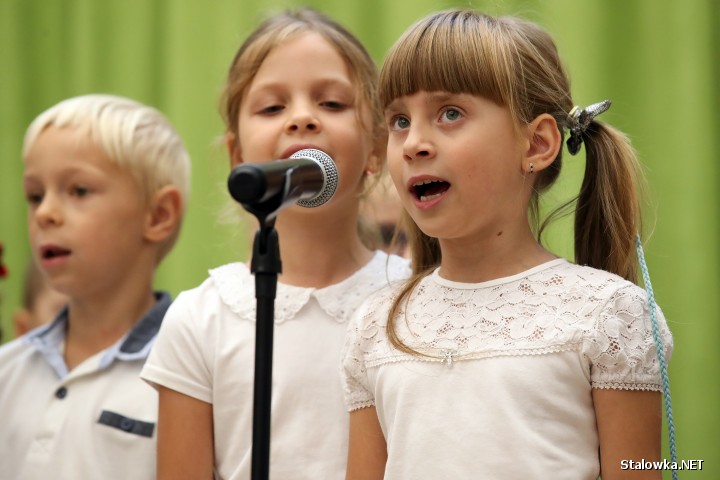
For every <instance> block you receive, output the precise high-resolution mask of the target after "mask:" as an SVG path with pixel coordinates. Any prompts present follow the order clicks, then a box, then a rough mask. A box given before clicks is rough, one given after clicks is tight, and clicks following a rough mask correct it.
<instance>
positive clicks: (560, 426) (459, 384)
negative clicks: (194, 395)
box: [343, 259, 672, 479]
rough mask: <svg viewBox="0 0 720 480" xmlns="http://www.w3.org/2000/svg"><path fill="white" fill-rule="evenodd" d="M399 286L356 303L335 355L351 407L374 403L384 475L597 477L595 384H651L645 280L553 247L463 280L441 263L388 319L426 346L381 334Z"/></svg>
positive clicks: (666, 338) (654, 373)
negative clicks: (503, 272)
mask: <svg viewBox="0 0 720 480" xmlns="http://www.w3.org/2000/svg"><path fill="white" fill-rule="evenodd" d="M395 294H396V291H386V292H383V293H382V294H379V295H376V296H374V297H371V298H370V299H368V301H366V302H365V303H364V305H363V307H362V308H361V309H359V310H358V312H357V314H356V316H355V317H354V319H353V321H352V323H351V325H350V330H349V334H348V337H347V340H346V346H345V355H344V360H343V371H344V383H345V397H346V403H347V405H348V408H349V409H350V410H355V409H358V408H362V407H366V406H371V405H374V406H375V407H376V410H377V414H378V418H379V420H380V424H381V427H382V429H383V433H384V434H385V438H386V441H387V445H388V463H387V467H386V475H385V478H386V479H407V478H413V479H425V478H427V479H430V478H432V479H435V478H453V479H455V478H463V479H464V478H502V479H516V478H517V479H527V478H554V479H564V478H568V479H596V478H597V476H598V474H599V459H598V445H599V444H598V437H597V429H596V424H595V414H594V409H593V404H592V397H591V389H593V388H614V389H637V390H660V386H661V380H660V373H659V367H658V360H657V355H656V349H655V345H654V343H653V337H652V331H651V326H650V320H649V314H648V306H647V301H646V295H645V291H644V290H642V289H641V288H639V287H637V286H636V285H634V284H632V283H630V282H628V281H625V280H623V279H622V278H620V277H617V276H615V275H612V274H610V273H607V272H604V271H601V270H595V269H592V268H589V267H582V266H577V265H574V264H572V263H569V262H567V261H565V260H562V259H557V260H553V261H550V262H548V263H545V264H542V265H539V266H537V267H535V268H533V269H530V270H528V271H526V272H523V273H520V274H517V275H513V276H510V277H506V278H500V279H496V280H492V281H488V282H484V283H479V284H466V283H458V282H453V281H449V280H446V279H443V278H442V277H441V276H440V275H439V273H438V271H437V270H436V271H435V272H433V273H432V274H431V275H429V276H428V277H426V278H424V279H423V280H422V281H421V282H420V283H419V285H418V286H417V288H416V289H415V291H414V292H413V294H412V296H411V298H410V302H409V306H407V308H405V306H402V307H401V308H400V310H399V313H398V316H397V317H396V320H395V322H394V323H395V326H396V332H397V334H398V336H399V338H400V339H402V341H403V342H404V343H405V344H406V345H408V346H410V347H411V348H413V349H414V350H416V351H418V352H420V353H422V354H424V355H411V354H407V353H404V352H401V351H399V350H397V349H395V348H394V347H393V346H392V345H391V344H390V342H389V340H388V338H387V333H386V325H387V312H388V309H389V306H390V305H391V304H392V300H393V298H394V297H395ZM657 317H658V320H659V324H660V333H661V337H662V339H663V344H664V346H665V350H666V354H667V355H668V357H669V355H670V352H671V350H672V337H671V335H670V332H669V330H668V328H667V325H666V322H665V319H664V317H663V316H662V313H661V312H660V310H659V309H658V312H657Z"/></svg>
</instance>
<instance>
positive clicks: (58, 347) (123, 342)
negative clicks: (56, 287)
mask: <svg viewBox="0 0 720 480" xmlns="http://www.w3.org/2000/svg"><path fill="white" fill-rule="evenodd" d="M154 295H155V304H154V305H153V306H152V308H150V310H148V311H147V313H146V314H145V316H143V318H142V319H141V320H140V321H139V322H138V323H136V324H135V326H134V327H133V328H132V329H131V330H130V332H128V334H127V335H125V336H124V337H123V338H121V339H120V340H118V341H117V342H116V343H115V344H114V345H112V346H111V347H109V348H108V349H106V350H105V351H104V352H102V356H101V359H100V363H99V365H98V369H103V368H106V367H108V366H109V365H110V364H111V363H112V362H113V360H115V359H117V360H120V361H133V360H142V359H145V358H147V356H148V354H149V353H150V348H151V347H152V344H153V343H154V340H155V338H156V336H157V333H158V331H159V330H160V324H161V323H162V319H163V317H164V316H165V312H166V311H167V309H168V307H169V306H170V303H171V302H172V300H171V298H170V294H169V293H167V292H155V294H154ZM67 322H68V307H67V306H65V307H63V309H62V310H61V311H60V313H59V314H58V315H57V317H55V320H53V321H52V323H50V324H48V325H44V326H42V327H39V328H37V329H35V330H33V331H31V332H30V333H28V334H27V335H26V336H25V342H26V343H29V344H30V345H32V346H33V347H34V348H35V349H36V350H37V351H38V352H39V353H40V354H41V355H42V356H43V357H44V358H45V360H46V361H47V362H48V363H49V364H50V366H51V367H52V368H53V370H55V372H56V373H57V374H58V376H59V377H60V378H64V377H65V376H66V375H67V374H68V371H67V365H66V364H65V360H64V358H63V350H64V348H63V346H64V344H65V334H66V332H67Z"/></svg>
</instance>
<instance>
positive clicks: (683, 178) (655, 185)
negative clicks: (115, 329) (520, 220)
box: [0, 0, 720, 478]
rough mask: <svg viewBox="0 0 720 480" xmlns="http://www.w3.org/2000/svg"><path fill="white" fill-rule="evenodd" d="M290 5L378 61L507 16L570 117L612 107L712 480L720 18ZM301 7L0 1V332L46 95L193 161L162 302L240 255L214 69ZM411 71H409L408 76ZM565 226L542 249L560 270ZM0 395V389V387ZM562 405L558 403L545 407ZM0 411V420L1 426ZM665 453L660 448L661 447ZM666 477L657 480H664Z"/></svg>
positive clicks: (692, 436) (635, 6)
mask: <svg viewBox="0 0 720 480" xmlns="http://www.w3.org/2000/svg"><path fill="white" fill-rule="evenodd" d="M306 4H309V5H311V6H314V7H316V8H318V9H320V10H323V11H325V12H326V13H328V14H329V15H331V16H332V17H334V18H336V19H337V20H339V21H341V22H342V23H344V24H346V25H347V26H348V27H349V28H350V29H351V30H352V31H353V32H355V33H356V34H357V35H358V36H359V37H360V39H361V40H362V41H364V42H365V43H366V45H367V46H368V48H369V50H370V51H371V53H372V54H373V56H374V57H375V59H376V60H377V61H378V62H381V61H382V58H383V56H384V54H385V52H386V50H387V49H388V48H389V46H390V45H391V44H392V42H393V41H394V40H395V39H396V38H397V37H398V35H399V34H400V33H401V32H402V31H403V30H404V29H405V28H406V27H407V26H408V25H410V23H412V22H413V21H415V20H417V19H418V18H420V17H422V16H424V15H426V14H428V13H430V12H432V11H435V10H439V9H443V8H447V7H450V6H456V5H460V6H468V5H472V6H474V7H477V8H479V9H482V10H486V11H488V12H491V13H510V14H519V15H521V16H524V17H526V18H529V19H531V20H535V21H537V22H539V23H540V24H542V25H543V26H545V27H546V28H547V29H548V30H549V31H550V32H551V33H552V34H553V35H554V37H555V39H556V41H557V43H558V46H559V49H560V51H561V54H562V55H563V58H564V60H565V63H566V65H567V67H568V70H569V72H570V74H571V78H572V82H573V95H574V97H575V99H576V101H577V102H578V103H580V104H582V105H587V104H589V103H594V102H597V101H600V100H603V99H606V98H610V99H612V100H613V106H612V108H611V110H610V111H609V112H608V113H607V114H605V115H604V116H603V119H604V120H606V121H609V122H611V123H613V124H615V125H616V126H618V127H619V128H621V129H622V130H624V131H625V132H627V133H628V134H629V136H630V137H631V138H632V140H633V142H634V144H635V146H636V148H637V149H638V151H639V152H640V156H641V159H642V162H643V164H644V165H645V168H646V172H647V177H648V181H649V185H650V188H649V197H650V202H649V208H648V210H647V211H648V216H647V219H648V221H647V225H648V226H649V228H648V232H651V233H652V235H651V236H650V237H649V241H648V242H647V245H646V251H647V257H648V263H649V267H650V270H651V273H652V278H653V282H654V288H655V293H656V297H657V299H658V302H659V304H660V305H661V306H662V308H663V310H664V312H665V315H666V317H667V319H668V321H669V324H670V328H671V329H672V331H673V334H674V337H675V353H674V355H673V358H672V361H671V363H670V375H671V386H672V392H673V401H674V413H675V420H676V422H677V440H678V446H679V452H678V453H679V457H680V459H684V460H691V459H701V460H704V461H705V463H704V468H703V471H702V472H684V473H683V474H682V475H681V477H686V478H687V477H690V478H720V465H718V464H719V463H720V448H719V447H720V442H718V440H717V437H718V432H720V414H719V413H718V412H719V410H720V401H719V400H720V362H719V360H720V353H719V352H720V349H719V348H718V343H719V341H720V318H718V317H719V314H720V308H719V305H718V303H719V302H720V300H719V298H720V295H719V293H720V278H719V275H718V267H720V259H719V256H718V248H717V247H716V246H717V245H718V240H719V239H720V232H719V230H720V215H719V214H718V206H719V204H720V202H719V199H718V187H719V186H720V173H719V170H720V167H719V166H718V162H717V159H718V158H720V155H719V154H720V145H719V140H718V136H717V135H716V134H715V132H716V131H717V130H718V129H720V93H719V90H718V88H717V85H718V83H719V82H720V57H719V55H720V53H719V52H720V33H718V30H717V28H716V27H717V22H718V20H720V7H719V6H718V5H720V4H718V3H717V2H714V1H712V0H693V1H688V2H679V1H676V2H673V1H667V2H658V1H656V0H635V1H619V0H612V1H599V0H597V1H589V0H588V1H576V0H562V1H561V0H558V1H553V2H548V1H541V0H537V1H530V0H526V1H521V0H516V1H510V0H508V1H502V0H494V1H487V2H483V1H479V0H470V1H468V0H464V1H441V0H434V1H430V0H383V1H381V0H345V1H343V2H335V1H332V0H324V1H322V0H317V1H308V2H306ZM294 5H300V3H298V2H295V1H285V2H277V1H271V2H266V1H261V0H235V1H230V0H175V1H172V0H105V1H102V2H98V1H95V0H63V1H52V0H47V1H41V0H0V242H2V243H3V244H4V245H5V261H6V263H7V264H8V266H9V269H10V276H9V278H7V279H5V280H3V281H1V282H0V294H2V301H1V303H2V309H1V310H0V313H1V315H2V326H3V329H4V331H5V339H4V340H5V341H7V340H8V339H9V336H10V323H9V319H10V315H11V313H12V311H13V310H14V309H15V308H17V306H18V304H19V302H20V291H21V284H22V272H23V270H24V268H25V265H26V263H27V261H28V259H29V248H28V240H27V232H26V224H25V201H24V199H23V193H22V189H21V177H22V162H21V158H20V148H21V142H22V136H23V133H24V130H25V128H26V127H27V125H28V123H29V122H30V121H31V120H32V119H33V118H34V117H35V116H36V115H37V114H38V113H39V112H40V111H42V110H44V109H46V108H48V107H49V106H51V105H53V104H55V103H56V102H58V101H60V100H61V99H63V98H66V97H70V96H74V95H79V94H85V93H95V92H104V93H115V94H119V95H124V96H128V97H132V98H135V99H138V100H140V101H142V102H145V103H148V104H150V105H153V106H155V107H157V108H158V109H160V110H161V111H163V112H164V113H165V114H166V115H167V116H168V117H169V118H170V120H171V121H172V122H173V124H174V125H175V126H176V127H177V129H178V130H179V131H180V133H181V134H182V136H183V138H184V139H185V142H186V145H187V147H188V149H189V151H190V153H191V155H192V159H193V178H192V196H191V202H190V208H189V210H188V212H187V216H186V221H185V224H184V228H183V232H182V235H181V238H180V241H179V243H178V244H177V246H176V247H175V249H174V251H173V253H172V254H171V255H170V256H169V257H168V258H167V259H166V260H165V262H164V263H163V265H162V267H161V268H160V270H159V272H158V274H157V279H156V285H157V287H158V288H162V289H167V290H170V291H171V292H172V293H173V294H177V293H178V292H179V291H181V290H183V289H187V288H191V287H193V286H195V285H197V284H199V283H200V282H201V281H202V280H203V279H204V277H205V275H206V271H207V269H208V268H210V267H213V266H216V265H220V264H222V263H225V262H228V261H232V260H236V259H244V258H245V257H246V255H247V238H248V236H249V235H248V233H247V227H246V226H242V225H241V226H238V225H230V226H228V225H225V224H222V223H220V222H219V220H218V212H219V210H220V209H221V208H222V207H223V205H225V204H226V202H227V194H226V192H225V187H224V182H225V179H226V177H227V173H228V160H227V157H226V155H225V153H224V151H223V148H222V147H221V145H220V144H219V142H218V141H217V138H218V135H219V134H220V133H221V131H222V127H221V122H220V120H219V116H218V113H217V102H218V96H219V92H220V90H221V87H222V84H223V78H224V74H225V71H226V68H227V66H228V64H229V62H230V59H231V58H232V56H233V54H234V52H235V50H236V49H237V47H238V45H239V44H240V42H241V40H242V39H243V38H244V36H245V35H246V34H247V33H248V32H249V31H250V29H251V28H252V27H253V26H254V25H256V24H257V22H258V20H259V19H261V18H263V17H264V16H265V15H266V14H267V13H268V12H271V11H274V10H278V9H282V8H285V7H290V6H294ZM418 74H422V72H418ZM583 168H584V166H583V159H582V158H579V159H577V160H575V159H573V160H570V161H567V162H566V169H565V172H564V173H563V175H562V176H561V179H562V180H561V182H560V183H559V185H558V186H557V187H556V188H555V189H554V190H553V191H552V192H551V193H550V194H549V196H548V197H547V201H548V203H552V202H559V201H562V200H563V199H566V198H569V197H570V196H572V195H574V194H575V193H576V191H577V189H578V187H579V182H580V177H581V175H582V171H583ZM570 227H571V223H570V222H569V221H568V220H564V221H561V222H558V223H557V224H556V225H555V227H554V228H553V229H552V231H551V232H550V233H549V236H548V240H549V244H550V247H551V248H552V249H553V250H555V251H556V252H557V253H558V254H560V255H563V256H566V257H569V258H572V257H571V256H572V248H571V246H570V245H569V242H568V237H569V231H570ZM0 388H2V386H1V385H0ZM562 401H563V399H558V402H562ZM2 413H3V412H0V414H2ZM663 443H664V455H665V457H666V458H669V454H668V453H667V442H666V440H665V439H663ZM665 475H666V478H670V476H669V473H667V472H666V474H665Z"/></svg>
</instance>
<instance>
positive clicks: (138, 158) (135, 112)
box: [23, 94, 190, 258]
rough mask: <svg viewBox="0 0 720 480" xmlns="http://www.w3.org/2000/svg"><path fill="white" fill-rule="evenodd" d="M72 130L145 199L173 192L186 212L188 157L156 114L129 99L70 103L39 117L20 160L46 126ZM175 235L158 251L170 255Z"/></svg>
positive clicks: (98, 96)
mask: <svg viewBox="0 0 720 480" xmlns="http://www.w3.org/2000/svg"><path fill="white" fill-rule="evenodd" d="M50 126H54V127H55V128H73V129H74V130H76V131H78V132H79V133H80V135H81V136H83V137H85V138H86V139H87V140H89V141H91V142H92V143H93V144H94V145H96V146H98V147H99V148H100V149H101V150H102V151H103V152H104V153H105V154H106V155H107V157H108V159H109V160H110V161H111V162H113V163H115V164H116V165H118V166H119V167H121V168H123V169H125V170H127V171H129V172H130V173H131V174H132V175H133V177H134V178H135V179H136V181H137V183H138V186H139V189H140V192H141V194H142V195H143V196H144V200H146V201H147V200H149V199H150V198H151V197H152V195H153V194H154V193H155V192H157V191H158V190H159V189H160V188H162V187H164V186H166V185H173V186H175V187H177V188H178V190H179V191H180V194H181V196H182V210H183V212H184V211H185V208H186V206H187V199H188V196H189V194H190V156H189V155H188V153H187V151H186V150H185V147H184V145H183V142H182V139H181V138H180V136H179V135H178V133H177V131H175V129H174V128H173V127H172V125H170V123H169V122H168V120H167V119H166V118H165V117H164V116H163V115H162V114H161V113H160V112H159V111H158V110H156V109H154V108H152V107H149V106H147V105H143V104H142V103H139V102H136V101H134V100H131V99H129V98H124V97H119V96H115V95H104V94H92V95H82V96H79V97H73V98H69V99H67V100H63V101H61V102H60V103H58V104H56V105H54V106H53V107H50V108H49V109H47V110H45V111H44V112H42V113H41V114H40V115H38V116H37V117H36V118H35V120H33V122H32V123H31V124H30V126H29V127H28V129H27V131H26V133H25V139H24V142H23V157H25V156H27V154H28V151H29V150H30V148H31V147H32V145H33V144H34V143H35V140H36V139H37V137H38V136H39V135H40V134H41V133H42V132H43V131H44V130H45V129H46V128H48V127H50ZM179 230H180V223H178V228H177V231H176V232H175V233H174V235H172V236H171V237H170V238H169V239H168V240H167V241H166V244H165V245H164V246H163V248H162V249H161V250H162V252H161V258H162V256H164V255H165V254H166V253H167V252H169V251H170V249H171V248H172V245H173V244H174V243H175V240H176V239H177V236H178V234H179Z"/></svg>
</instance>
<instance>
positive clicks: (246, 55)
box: [221, 8, 387, 157]
mask: <svg viewBox="0 0 720 480" xmlns="http://www.w3.org/2000/svg"><path fill="white" fill-rule="evenodd" d="M307 32H315V33H318V34H320V35H321V36H322V37H323V38H324V39H325V40H326V41H327V42H328V43H329V44H330V45H332V46H333V47H334V48H335V49H336V50H337V52H338V53H339V54H340V56H341V57H342V58H343V59H344V60H345V63H346V64H347V66H348V68H349V70H350V74H351V76H352V78H353V80H354V82H355V87H356V102H359V103H358V104H357V106H358V107H363V106H365V107H367V109H368V111H369V113H370V114H371V122H372V124H371V125H365V122H363V121H362V115H361V113H362V108H358V109H357V110H358V120H359V122H360V124H361V125H363V128H368V134H370V135H371V137H372V139H373V146H374V147H375V150H376V153H377V154H378V156H379V157H384V150H385V143H384V142H385V140H386V138H387V133H386V129H385V125H384V120H383V115H382V110H381V109H380V108H379V102H378V98H377V68H376V66H375V63H374V62H373V60H372V58H371V57H370V54H369V53H368V52H367V50H366V49H365V47H364V46H363V45H362V43H360V41H359V40H358V39H357V38H355V36H354V35H353V34H352V33H350V32H349V31H348V30H347V29H346V28H345V27H343V26H342V25H340V24H339V23H337V22H335V21H334V20H332V19H330V18H328V17H327V16H325V15H323V14H322V13H320V12H318V11H316V10H313V9H310V8H299V9H296V10H288V11H286V12H283V13H280V14H277V15H273V16H272V17H270V18H268V19H267V20H265V21H264V22H263V23H262V24H261V25H260V26H259V27H257V28H256V29H255V30H254V31H253V32H252V33H251V34H250V35H249V36H248V37H247V39H246V40H245V41H244V42H243V44H242V45H241V46H240V49H239V50H238V51H237V53H236V54H235V58H234V59H233V61H232V63H231V64H230V70H229V72H228V76H227V81H226V83H225V89H224V91H223V95H222V97H221V114H222V117H223V120H224V121H225V126H226V130H227V132H228V133H231V134H235V141H237V133H238V129H239V125H238V122H239V113H240V104H241V103H242V99H243V96H244V94H245V92H246V91H247V89H248V87H249V86H250V83H251V82H252V80H253V79H254V78H255V75H256V74H257V72H258V70H260V66H261V65H262V63H263V61H264V60H265V58H266V57H267V56H268V54H270V52H271V51H272V50H273V49H274V48H275V47H277V46H278V45H280V44H282V43H284V42H286V41H288V40H290V39H292V38H293V37H296V36H298V35H300V34H303V33H307Z"/></svg>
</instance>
